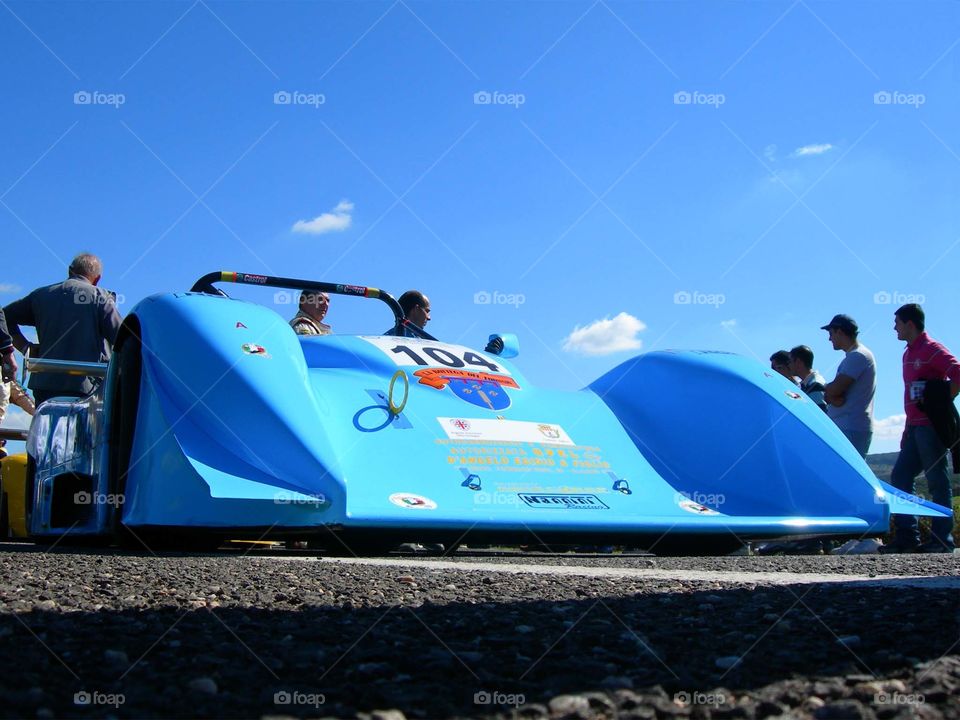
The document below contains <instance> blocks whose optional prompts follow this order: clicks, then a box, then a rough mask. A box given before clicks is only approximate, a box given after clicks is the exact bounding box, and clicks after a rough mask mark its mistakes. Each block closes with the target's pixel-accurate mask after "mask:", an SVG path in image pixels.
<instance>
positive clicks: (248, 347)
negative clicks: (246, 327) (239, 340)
mask: <svg viewBox="0 0 960 720" xmlns="http://www.w3.org/2000/svg"><path fill="white" fill-rule="evenodd" d="M240 349H241V350H243V351H244V352H245V353H246V354H247V355H259V356H260V357H270V353H268V352H267V349H266V348H265V347H264V346H263V345H257V344H256V343H244V344H243V345H241V346H240Z"/></svg>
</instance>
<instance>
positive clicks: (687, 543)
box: [649, 535, 743, 557]
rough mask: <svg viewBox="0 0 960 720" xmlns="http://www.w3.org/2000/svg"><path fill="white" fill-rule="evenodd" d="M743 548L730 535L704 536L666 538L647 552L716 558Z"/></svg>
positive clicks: (740, 542)
mask: <svg viewBox="0 0 960 720" xmlns="http://www.w3.org/2000/svg"><path fill="white" fill-rule="evenodd" d="M742 547H743V542H742V541H740V540H739V539H738V538H735V537H733V536H732V535H723V536H715V535H704V536H701V537H696V536H692V537H679V538H670V537H666V538H663V539H662V540H660V541H659V542H657V543H656V544H655V545H653V547H651V548H649V552H652V553H653V554H654V555H660V556H673V557H718V556H721V555H729V554H730V553H732V552H736V551H737V550H739V549H740V548H742Z"/></svg>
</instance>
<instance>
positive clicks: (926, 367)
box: [880, 303, 960, 553]
mask: <svg viewBox="0 0 960 720" xmlns="http://www.w3.org/2000/svg"><path fill="white" fill-rule="evenodd" d="M925 323H926V320H925V315H924V312H923V308H921V307H920V306H919V305H917V304H916V303H910V304H908V305H904V306H903V307H901V308H899V309H898V310H897V311H896V313H894V324H893V327H894V329H895V330H896V331H897V339H898V340H903V341H904V342H906V343H907V348H906V350H904V353H903V383H904V392H903V405H904V408H905V409H906V413H907V425H906V427H905V428H904V430H903V438H902V439H901V440H900V455H899V456H897V462H896V464H895V465H894V466H893V472H892V473H891V476H890V482H891V484H892V485H893V486H894V487H896V488H897V489H898V490H903V491H904V492H906V493H910V494H911V495H912V494H913V487H914V482H913V481H914V478H916V476H917V474H918V473H919V472H920V471H921V470H923V472H924V475H925V476H926V478H927V483H928V485H929V487H930V495H931V499H932V500H933V501H934V502H935V503H937V504H939V505H943V506H945V507H951V504H950V503H951V494H952V493H951V489H950V476H949V475H948V474H947V454H948V449H947V448H946V447H945V446H944V444H943V442H942V440H941V439H940V436H939V435H938V433H937V430H936V428H935V427H934V424H933V423H932V422H931V419H930V417H929V415H928V414H927V410H928V408H924V407H923V400H924V391H925V389H927V388H926V386H927V384H928V383H932V382H935V381H944V380H947V381H949V390H948V391H947V392H948V393H949V396H950V400H951V401H952V399H953V398H955V397H956V396H957V394H958V393H960V362H958V361H957V359H956V358H955V357H954V356H953V355H952V354H951V353H950V351H949V350H947V348H945V347H944V346H943V345H941V344H940V343H938V342H937V341H936V340H933V339H931V338H930V336H929V335H927V333H926V332H925V330H924V326H925ZM893 522H894V528H895V530H896V533H895V538H894V540H893V542H892V543H889V544H887V545H884V546H883V547H882V548H880V552H885V553H903V552H933V553H941V552H945V553H950V552H953V550H954V542H953V535H952V534H951V532H952V530H953V518H952V517H950V518H933V521H932V522H931V527H930V529H931V536H932V537H931V539H930V541H929V542H927V543H924V544H923V545H921V544H920V533H919V527H918V523H917V518H916V517H914V516H912V515H895V516H894V520H893Z"/></svg>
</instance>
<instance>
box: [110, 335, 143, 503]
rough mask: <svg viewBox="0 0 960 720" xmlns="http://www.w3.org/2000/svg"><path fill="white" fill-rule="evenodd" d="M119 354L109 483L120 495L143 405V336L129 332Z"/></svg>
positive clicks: (123, 488)
mask: <svg viewBox="0 0 960 720" xmlns="http://www.w3.org/2000/svg"><path fill="white" fill-rule="evenodd" d="M118 354H119V358H118V360H117V379H116V387H115V388H114V396H113V409H112V416H111V421H112V422H111V432H110V486H111V488H112V491H113V492H114V493H116V494H118V495H120V494H124V492H125V491H126V487H127V473H128V472H129V469H130V455H131V453H132V452H133V440H134V435H135V431H136V423H137V409H138V408H139V407H140V373H141V372H142V367H143V359H142V355H141V349H140V339H139V338H137V337H135V336H134V335H129V336H128V337H127V339H126V340H125V341H124V343H123V345H121V346H120V349H119V350H118ZM118 512H119V511H118Z"/></svg>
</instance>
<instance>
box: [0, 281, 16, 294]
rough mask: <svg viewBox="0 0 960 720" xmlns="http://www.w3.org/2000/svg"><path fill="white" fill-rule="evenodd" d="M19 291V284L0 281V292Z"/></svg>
mask: <svg viewBox="0 0 960 720" xmlns="http://www.w3.org/2000/svg"><path fill="white" fill-rule="evenodd" d="M15 292H20V286H19V285H14V284H13V283H0V293H15Z"/></svg>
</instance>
